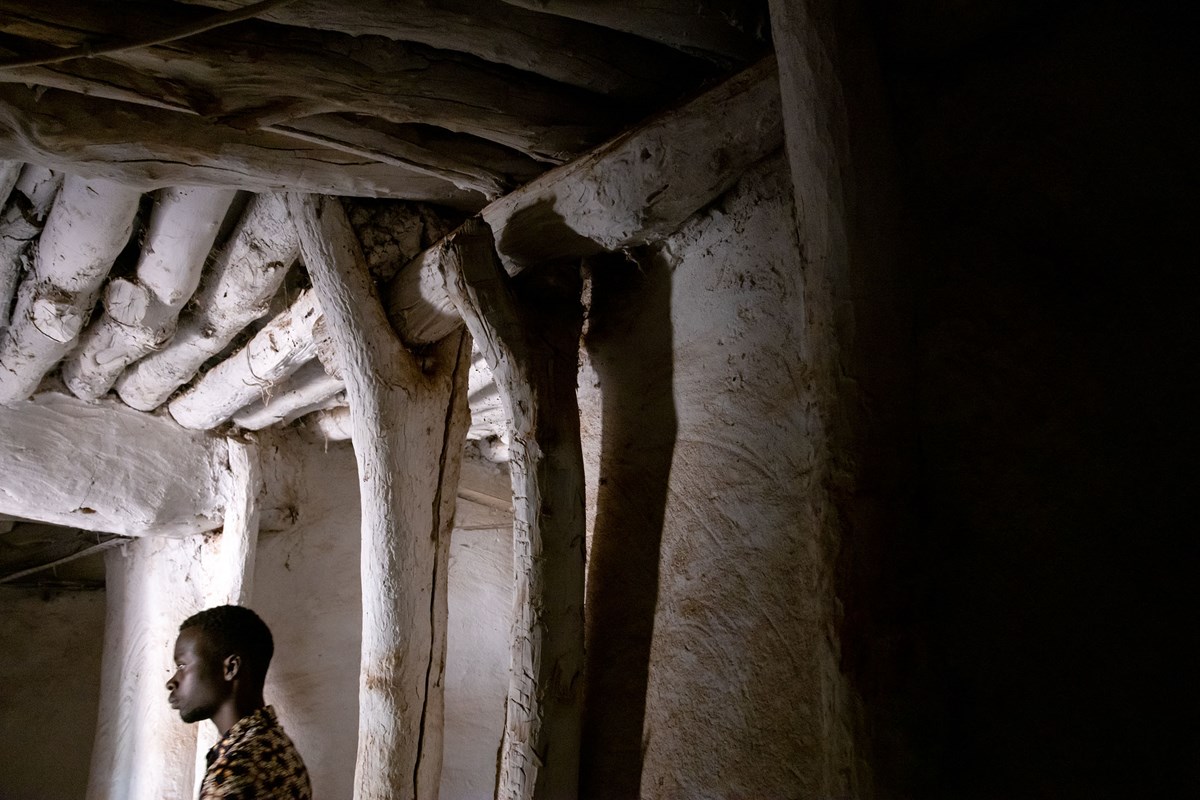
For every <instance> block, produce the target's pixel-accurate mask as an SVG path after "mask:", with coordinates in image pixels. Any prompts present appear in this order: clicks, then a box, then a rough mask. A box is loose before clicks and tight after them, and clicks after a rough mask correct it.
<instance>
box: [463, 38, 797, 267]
mask: <svg viewBox="0 0 1200 800" xmlns="http://www.w3.org/2000/svg"><path fill="white" fill-rule="evenodd" d="M782 143H783V123H782V117H781V114H780V109H779V83H778V79H777V77H776V68H775V59H774V58H767V59H764V60H763V61H761V62H759V63H758V64H756V65H755V66H753V67H751V68H750V69H748V70H746V71H745V72H743V73H741V74H740V75H738V76H737V77H735V78H733V79H732V80H729V81H726V82H725V83H723V84H721V85H720V86H718V87H717V88H715V89H713V90H711V91H709V92H708V93H707V94H705V95H702V96H701V97H699V98H697V99H696V100H694V101H693V102H691V103H689V104H687V105H686V106H684V107H682V108H680V109H678V110H676V111H672V112H669V113H667V114H664V115H662V116H660V117H658V118H657V119H654V120H651V121H650V122H648V123H647V124H645V125H643V126H642V127H640V128H637V129H636V130H633V131H631V132H629V133H626V134H624V135H622V136H618V137H617V138H616V139H614V140H612V141H611V142H608V143H607V144H605V145H603V146H601V147H598V148H596V149H595V150H593V151H592V152H590V153H588V154H587V155H586V156H584V157H582V158H580V159H577V160H575V161H573V162H571V163H570V164H568V165H566V166H564V167H561V168H559V169H556V170H552V171H551V172H547V173H545V174H544V175H542V176H540V177H539V178H537V179H535V180H534V181H533V182H531V183H529V184H527V185H526V186H523V187H521V189H520V190H519V191H516V192H513V193H512V194H509V195H507V196H505V197H502V198H500V199H499V200H497V201H496V202H494V203H491V204H490V205H488V206H487V207H486V208H485V209H484V210H483V211H482V212H481V213H482V215H483V218H484V219H485V220H486V221H487V223H488V225H490V226H491V228H492V232H493V233H494V234H495V237H496V244H497V250H498V252H499V253H500V257H501V259H502V260H503V262H504V266H505V268H507V269H508V271H509V274H516V273H518V272H520V271H521V270H522V269H524V268H525V267H526V266H529V265H530V264H535V265H536V264H541V263H545V262H547V261H557V260H559V259H565V258H579V257H581V256H586V255H592V254H594V253H596V252H599V251H600V250H617V249H620V248H625V247H633V246H637V245H642V244H646V243H647V242H651V241H656V240H659V239H661V238H663V237H665V236H667V235H668V234H670V233H673V232H674V231H675V230H676V229H678V228H679V226H680V225H681V224H682V223H683V221H684V220H686V219H687V218H688V217H690V216H691V215H692V214H693V213H694V212H695V211H696V210H697V209H699V208H700V207H701V206H702V205H703V204H704V202H707V201H703V202H698V201H700V200H701V198H708V199H709V200H711V199H712V198H716V197H719V196H720V195H722V194H724V193H725V191H726V190H728V189H729V188H730V187H731V186H733V184H734V183H735V182H736V181H737V179H738V178H739V177H741V175H742V174H743V173H744V172H745V171H746V169H747V168H748V167H749V166H751V165H752V164H754V163H756V162H758V161H760V160H761V159H762V158H764V157H765V156H767V155H769V154H770V153H772V152H773V151H775V150H776V149H778V148H779V146H780V145H781V144H782Z"/></svg>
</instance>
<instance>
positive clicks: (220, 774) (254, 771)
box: [201, 714, 312, 800]
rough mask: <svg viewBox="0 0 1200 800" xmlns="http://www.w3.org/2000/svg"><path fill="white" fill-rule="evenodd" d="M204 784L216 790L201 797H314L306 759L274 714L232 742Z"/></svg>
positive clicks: (210, 769) (290, 799)
mask: <svg viewBox="0 0 1200 800" xmlns="http://www.w3.org/2000/svg"><path fill="white" fill-rule="evenodd" d="M204 783H205V787H206V788H211V789H212V790H213V791H212V793H211V794H209V795H204V794H202V795H201V798H202V800H208V798H209V797H211V798H214V800H216V798H226V797H229V798H241V797H255V798H263V799H264V800H266V799H267V798H271V799H272V800H273V799H274V798H281V799H282V798H287V800H293V798H294V800H309V798H311V796H312V793H311V789H310V787H309V780H308V770H307V769H306V768H305V766H304V761H303V759H301V758H300V753H299V752H298V751H297V750H296V747H295V745H294V744H292V740H291V739H290V738H288V736H287V734H286V733H284V731H283V729H282V728H281V727H280V726H279V725H278V724H276V723H275V721H274V715H273V714H272V715H271V718H270V721H269V722H265V724H258V725H253V726H248V727H247V728H246V729H245V731H244V735H242V736H240V737H239V738H238V739H237V741H236V742H231V743H230V746H229V748H228V749H227V750H225V752H224V753H222V755H221V757H220V758H219V759H217V761H215V762H214V763H213V764H212V765H211V766H210V767H209V774H208V775H207V776H206V778H205V781H204ZM247 792H248V793H247Z"/></svg>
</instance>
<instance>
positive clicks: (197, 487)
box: [0, 392, 226, 536]
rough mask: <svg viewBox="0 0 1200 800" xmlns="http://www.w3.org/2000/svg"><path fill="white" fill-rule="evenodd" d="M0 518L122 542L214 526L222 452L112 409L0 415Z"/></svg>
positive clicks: (22, 408) (37, 403) (30, 408)
mask: <svg viewBox="0 0 1200 800" xmlns="http://www.w3.org/2000/svg"><path fill="white" fill-rule="evenodd" d="M0 430H3V431H4V435H3V436H0V464H3V465H4V468H3V469H0V513H3V514H8V515H11V516H14V517H20V518H24V519H36V520H41V521H44V522H51V523H55V524H58V525H66V526H71V527H76V528H83V529H84V530H93V531H107V532H110V533H119V534H122V535H124V536H146V535H151V534H153V535H160V534H161V535H169V536H181V535H186V534H193V533H200V532H203V531H208V530H212V529H214V528H217V527H219V526H220V524H221V511H222V507H223V505H224V503H223V500H222V496H221V485H222V480H223V478H222V475H223V473H224V470H225V462H226V446H225V443H224V442H223V441H220V440H217V439H213V438H211V437H209V436H207V435H204V434H198V433H193V432H191V431H186V430H184V429H183V428H180V427H179V426H178V425H176V424H175V423H174V422H172V421H171V420H169V419H163V418H161V417H152V416H148V415H146V414H142V413H139V412H137V411H133V410H131V409H128V408H125V407H124V406H123V405H121V404H120V403H116V402H109V403H105V402H101V403H86V402H84V401H82V400H76V399H75V398H74V397H71V396H70V395H67V394H65V393H63V394H59V393H55V392H44V393H42V394H39V395H38V396H37V397H35V398H34V399H32V400H25V401H21V402H18V403H14V404H12V405H10V406H0Z"/></svg>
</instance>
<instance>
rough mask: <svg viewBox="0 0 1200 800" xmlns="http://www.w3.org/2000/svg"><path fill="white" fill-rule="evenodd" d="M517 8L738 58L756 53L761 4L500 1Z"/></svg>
mask: <svg viewBox="0 0 1200 800" xmlns="http://www.w3.org/2000/svg"><path fill="white" fill-rule="evenodd" d="M503 2H504V3H506V4H508V5H510V6H516V7H518V8H525V9H531V10H533V11H540V12H543V13H545V14H553V15H557V16H561V17H567V18H569V19H574V20H579V21H581V22H588V23H591V24H593V25H597V26H600V27H604V28H610V29H612V30H617V31H624V32H626V33H631V34H634V35H636V36H643V37H646V38H648V39H652V40H654V41H657V42H661V43H663V44H665V45H668V46H670V47H674V48H677V49H679V50H682V51H684V52H686V53H692V54H694V55H698V56H702V57H705V58H717V59H720V60H722V61H725V62H728V63H739V62H745V61H749V60H750V59H752V58H754V57H756V56H759V55H761V54H762V53H763V52H764V51H765V50H766V49H767V45H766V43H765V41H764V39H765V36H766V27H767V12H766V3H757V2H753V1H752V0H751V1H750V2H747V0H654V1H653V2H645V0H624V1H623V2H613V0H503Z"/></svg>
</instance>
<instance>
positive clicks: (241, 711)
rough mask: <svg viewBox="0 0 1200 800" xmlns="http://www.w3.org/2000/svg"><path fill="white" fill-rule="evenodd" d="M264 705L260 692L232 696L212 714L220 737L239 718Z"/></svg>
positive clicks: (222, 736) (223, 736)
mask: <svg viewBox="0 0 1200 800" xmlns="http://www.w3.org/2000/svg"><path fill="white" fill-rule="evenodd" d="M265 705H266V703H265V702H263V696H262V693H261V692H260V693H258V694H255V695H252V696H250V697H232V698H230V699H229V702H227V703H225V704H224V705H222V706H221V707H220V708H219V709H217V713H215V714H213V716H212V721H213V724H214V725H216V726H217V732H218V733H219V734H220V735H221V738H225V734H227V733H229V729H230V728H232V727H233V726H234V725H236V724H237V722H238V721H239V720H241V719H242V718H244V717H248V716H250V715H251V714H253V713H254V712H255V711H258V710H259V709H260V708H262V707H263V706H265Z"/></svg>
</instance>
